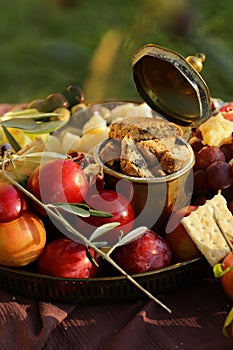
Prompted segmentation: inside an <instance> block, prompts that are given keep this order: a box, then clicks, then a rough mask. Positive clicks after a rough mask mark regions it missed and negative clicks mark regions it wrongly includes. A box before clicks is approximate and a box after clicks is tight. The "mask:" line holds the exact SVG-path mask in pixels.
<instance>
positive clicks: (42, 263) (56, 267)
mask: <svg viewBox="0 0 233 350" xmlns="http://www.w3.org/2000/svg"><path fill="white" fill-rule="evenodd" d="M89 253H90V254H91V255H92V257H93V258H95V257H96V253H95V251H94V250H93V249H92V248H89ZM37 267H38V272H39V273H41V274H45V275H52V276H57V277H70V278H88V277H94V276H95V275H96V273H97V270H98V267H96V266H95V265H94V264H92V262H91V261H90V260H89V259H88V257H87V254H86V246H85V245H84V244H81V243H78V242H74V241H73V240H71V239H69V238H67V237H60V238H57V239H56V240H54V241H52V242H50V243H49V244H48V245H47V246H46V247H45V249H44V251H43V253H42V254H41V255H40V257H39V259H38V265H37Z"/></svg>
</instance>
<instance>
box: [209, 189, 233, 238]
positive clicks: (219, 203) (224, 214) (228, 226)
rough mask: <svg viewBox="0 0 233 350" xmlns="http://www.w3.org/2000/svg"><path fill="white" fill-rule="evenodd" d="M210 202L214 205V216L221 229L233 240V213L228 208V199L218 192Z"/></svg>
mask: <svg viewBox="0 0 233 350" xmlns="http://www.w3.org/2000/svg"><path fill="white" fill-rule="evenodd" d="M208 202H209V203H211V205H212V206H213V207H214V217H215V220H216V222H217V224H218V226H219V227H220V230H221V231H222V232H223V234H224V235H225V236H226V239H227V240H231V241H233V215H232V213H231V212H230V210H229V209H228V206H227V201H226V199H225V198H224V197H223V196H222V195H221V194H217V195H216V196H214V197H213V198H212V199H211V200H209V201H208Z"/></svg>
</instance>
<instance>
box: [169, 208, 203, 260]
mask: <svg viewBox="0 0 233 350" xmlns="http://www.w3.org/2000/svg"><path fill="white" fill-rule="evenodd" d="M197 208H198V207H197V206H195V205H189V206H187V207H184V208H181V209H180V210H178V211H177V212H176V213H175V214H174V215H173V217H172V219H171V222H169V227H171V231H170V232H168V233H167V235H166V240H167V241H168V243H169V244H170V247H171V250H172V256H173V260H174V262H182V261H188V260H191V259H195V258H199V257H201V256H202V254H201V252H200V250H199V249H198V248H197V246H196V245H195V243H194V242H193V240H192V239H191V237H190V236H189V234H188V233H187V231H186V230H185V228H184V226H183V225H182V223H181V220H182V219H183V217H184V216H188V215H189V214H190V213H191V212H192V211H194V210H196V209H197Z"/></svg>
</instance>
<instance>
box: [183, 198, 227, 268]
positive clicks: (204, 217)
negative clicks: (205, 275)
mask: <svg viewBox="0 0 233 350" xmlns="http://www.w3.org/2000/svg"><path fill="white" fill-rule="evenodd" d="M219 196H221V195H220V194H219V195H216V196H215V197H214V198H213V199H212V200H209V201H206V203H205V204H204V205H201V206H199V207H198V208H197V209H196V210H195V211H193V212H191V213H190V215H188V216H186V217H184V218H183V219H182V220H181V223H182V225H183V226H184V228H185V229H186V231H187V232H188V234H189V235H190V237H191V239H192V240H193V242H194V243H195V244H196V246H197V247H198V249H199V250H200V251H201V253H202V254H203V255H204V256H205V258H206V260H207V261H208V262H209V264H210V265H211V266H214V265H215V264H217V263H218V262H219V261H221V260H222V259H224V258H225V256H226V255H227V254H228V253H229V252H230V251H231V250H230V247H229V245H228V243H227V241H226V239H225V237H224V235H223V233H224V234H225V232H229V228H230V226H231V223H232V214H231V213H230V211H229V213H228V212H227V211H228V209H227V206H226V203H225V202H224V201H225V199H224V197H222V196H221V197H219ZM222 209H223V212H225V214H226V213H227V215H226V217H228V218H229V219H231V220H229V221H228V220H222V216H223V215H224V214H222ZM220 222H221V223H220ZM222 232H223V233H222Z"/></svg>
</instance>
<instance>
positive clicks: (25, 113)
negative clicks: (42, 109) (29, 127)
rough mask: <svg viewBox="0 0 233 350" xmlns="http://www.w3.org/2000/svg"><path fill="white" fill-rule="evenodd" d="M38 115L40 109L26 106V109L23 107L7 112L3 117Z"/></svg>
mask: <svg viewBox="0 0 233 350" xmlns="http://www.w3.org/2000/svg"><path fill="white" fill-rule="evenodd" d="M34 114H36V115H38V114H39V111H38V109H36V108H26V109H22V110H20V111H15V112H12V111H10V112H6V113H5V114H4V115H3V118H4V117H8V116H9V117H14V118H17V117H21V116H23V117H24V116H29V117H31V116H32V115H34Z"/></svg>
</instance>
